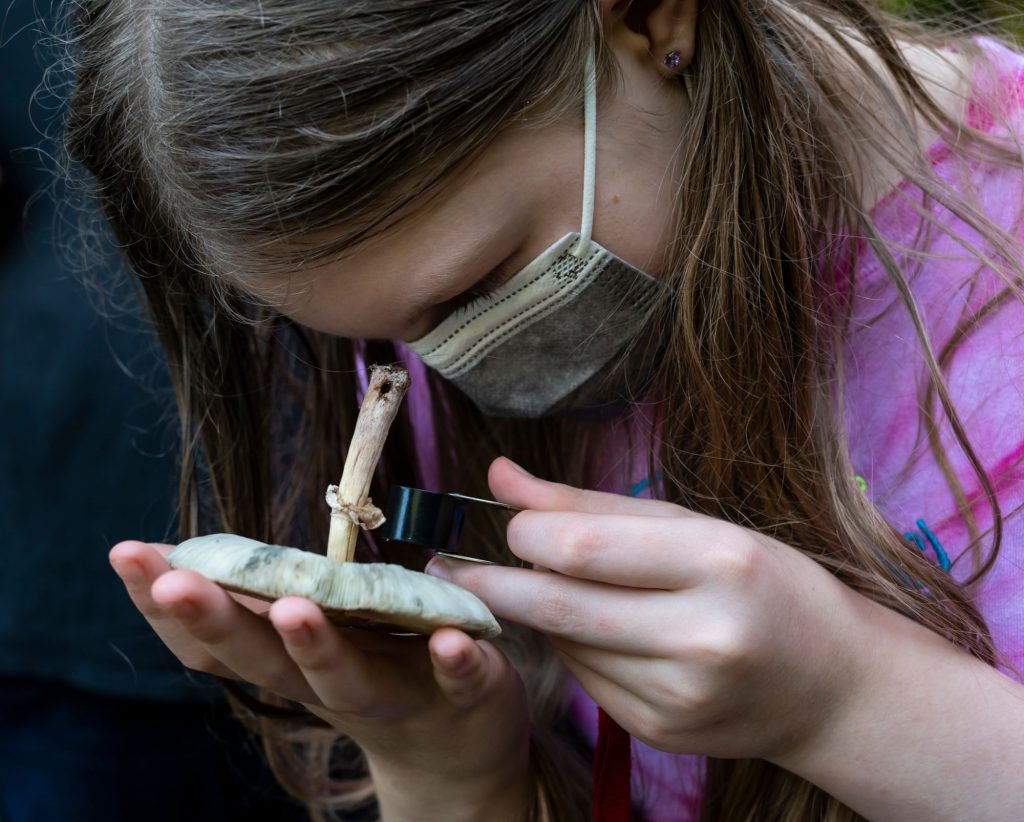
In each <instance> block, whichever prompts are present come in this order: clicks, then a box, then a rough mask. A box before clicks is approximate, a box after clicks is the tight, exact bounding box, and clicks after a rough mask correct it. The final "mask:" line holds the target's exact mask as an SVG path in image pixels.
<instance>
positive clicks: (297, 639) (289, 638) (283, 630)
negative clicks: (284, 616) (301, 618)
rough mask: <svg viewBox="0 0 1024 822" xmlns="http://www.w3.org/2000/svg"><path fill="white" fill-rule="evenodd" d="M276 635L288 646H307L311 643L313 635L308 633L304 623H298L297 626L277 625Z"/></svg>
mask: <svg viewBox="0 0 1024 822" xmlns="http://www.w3.org/2000/svg"><path fill="white" fill-rule="evenodd" d="M277 630H278V633H280V634H281V636H282V637H284V640H285V642H287V643H288V644H289V645H297V646H301V645H309V643H310V642H312V641H313V634H312V633H310V630H309V628H307V627H306V624H305V623H304V622H300V623H299V624H298V625H289V626H287V627H286V626H284V625H279V626H277Z"/></svg>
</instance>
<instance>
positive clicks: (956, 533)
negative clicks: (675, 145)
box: [572, 40, 1024, 822]
mask: <svg viewBox="0 0 1024 822" xmlns="http://www.w3.org/2000/svg"><path fill="white" fill-rule="evenodd" d="M978 42H979V44H980V45H981V46H982V47H983V50H984V52H985V57H986V59H985V60H983V61H982V63H981V64H980V65H979V66H978V67H977V69H976V72H975V77H974V86H973V88H974V89H975V92H976V93H975V96H974V97H975V101H974V103H973V104H972V105H971V107H970V110H969V112H968V122H969V124H970V125H972V126H974V127H975V128H978V129H980V130H983V131H986V132H988V133H990V134H992V135H1001V136H1002V137H1005V138H1007V139H1016V138H1019V139H1022V140H1024V56H1022V55H1019V54H1016V53H1014V52H1012V51H1009V50H1007V49H1006V48H1005V47H1003V46H1002V45H1000V44H998V43H996V42H995V41H992V40H979V41H978ZM928 157H929V159H930V161H931V163H932V165H933V167H934V169H935V171H936V173H937V174H938V175H939V176H940V177H941V178H942V179H943V180H944V181H946V182H948V183H949V184H950V185H952V186H954V187H955V188H956V190H958V191H960V192H964V193H969V192H973V193H974V194H975V195H976V196H977V197H978V199H979V202H980V204H981V206H982V207H983V209H984V211H985V213H986V214H987V215H988V216H989V217H990V218H991V219H993V220H994V221H995V222H996V223H997V224H999V225H1000V226H1001V227H1003V228H1005V229H1007V230H1010V231H1012V232H1013V233H1014V234H1015V236H1017V237H1020V238H1021V239H1022V240H1024V232H1022V230H1021V216H1022V215H1021V211H1022V209H1024V169H1021V168H1006V167H995V166H993V165H989V164H986V163H983V162H979V161H965V160H963V159H961V158H960V157H959V156H958V155H957V154H956V153H954V152H953V151H952V150H951V148H950V146H949V145H948V143H947V142H945V141H943V140H939V141H937V142H936V143H935V145H933V146H932V147H931V149H930V151H929V153H928ZM915 201H916V203H917V206H916V209H915V206H914V202H915ZM921 203H922V197H921V191H920V189H917V188H916V187H915V186H913V185H911V184H909V183H907V182H904V183H903V184H901V185H900V186H898V187H897V188H896V189H895V190H893V191H892V192H890V193H889V194H888V195H887V196H886V197H885V198H884V199H883V200H882V201H881V202H880V203H879V204H878V205H877V206H876V207H875V208H874V210H873V213H872V216H873V218H874V220H875V222H876V225H877V227H878V230H879V231H880V233H881V236H882V237H883V238H884V239H885V240H886V243H887V245H888V246H889V247H890V248H891V249H892V251H893V253H894V255H895V257H896V260H897V261H898V262H899V263H900V264H901V269H902V270H903V271H904V272H906V273H908V274H909V275H910V276H911V286H912V291H913V294H914V296H915V299H916V300H917V303H918V306H919V309H920V312H921V316H922V319H923V322H924V324H925V327H926V328H927V330H928V333H929V335H930V337H931V340H932V344H933V348H934V351H935V352H936V353H939V352H941V351H942V350H943V347H944V345H945V343H946V341H948V340H949V339H950V338H951V336H952V335H953V334H954V331H955V330H956V328H957V327H958V325H960V324H961V323H963V322H964V321H965V320H966V319H967V318H970V317H972V316H973V315H974V314H975V313H977V312H978V310H979V309H980V308H981V307H982V306H984V305H985V304H986V303H987V302H988V301H989V300H990V299H991V298H992V297H993V296H994V295H995V294H997V293H998V292H999V290H1000V289H1001V288H1002V287H1003V285H1004V282H1003V280H1002V279H1001V278H1000V277H999V275H998V274H996V273H994V272H993V271H992V270H991V269H988V268H984V267H983V268H982V269H981V270H979V264H978V261H977V254H976V252H974V251H972V250H971V249H972V248H975V249H976V248H978V247H984V244H983V243H982V242H981V240H980V239H979V237H978V235H977V232H975V231H973V230H972V229H971V228H970V227H969V226H968V225H967V224H966V223H965V222H963V221H962V220H961V219H959V218H957V217H956V216H954V215H953V214H952V213H950V212H949V211H947V210H946V209H944V208H942V207H941V206H938V205H936V204H934V203H932V204H929V205H928V206H927V208H929V209H930V211H931V212H932V213H933V214H934V215H935V216H936V217H937V218H938V220H939V221H940V223H941V225H943V226H945V227H948V232H949V233H948V234H947V232H946V231H934V230H933V231H932V232H931V233H930V235H929V236H926V237H925V238H924V240H923V242H922V240H921V238H919V236H918V230H919V226H920V217H919V209H920V208H921V207H922V205H921ZM950 235H953V236H950ZM953 237H959V238H960V239H959V240H958V239H954V238H953ZM922 245H923V246H924V247H923V248H922ZM907 248H910V249H915V248H916V249H918V250H919V251H925V252H926V253H927V255H929V256H928V257H925V258H921V257H919V256H917V255H915V256H910V255H908V254H907V253H906V252H901V251H900V249H907ZM917 260H921V262H920V264H918V263H917ZM855 282H856V287H855V292H856V297H855V300H854V303H853V307H852V312H853V322H852V325H851V332H850V335H849V337H848V340H847V344H846V352H845V357H846V368H847V372H848V373H847V383H846V393H847V408H846V424H847V431H848V434H849V441H850V449H851V456H852V459H853V464H854V466H855V468H856V471H857V474H858V480H857V481H858V482H859V483H861V486H862V487H863V488H864V490H865V493H866V494H867V495H868V497H869V498H870V499H871V501H872V502H873V503H874V504H875V505H876V506H877V507H878V509H879V510H880V511H881V513H882V514H883V515H884V516H885V517H886V519H887V520H888V521H889V522H890V523H891V524H893V525H894V526H895V527H897V528H899V529H900V530H901V531H903V532H905V533H907V534H908V535H909V536H910V538H911V539H912V540H914V542H915V543H916V544H917V545H918V547H919V549H921V550H923V551H924V552H925V553H926V554H927V555H928V556H929V557H930V558H931V559H933V560H934V561H935V562H937V563H939V564H941V565H943V566H946V565H947V563H948V564H950V565H951V567H950V573H952V574H953V575H954V576H955V577H956V578H957V579H961V580H963V579H964V578H966V577H967V576H969V575H970V573H971V572H972V570H973V569H974V564H973V557H972V556H970V555H969V554H967V553H965V552H964V551H963V548H964V547H965V546H966V545H967V544H968V542H969V536H968V530H967V526H966V523H965V521H964V518H963V517H962V516H961V515H960V513H959V512H958V509H957V503H956V499H955V498H954V496H953V493H952V492H951V491H950V489H949V486H948V484H947V481H946V478H945V476H944V474H943V472H942V470H941V469H940V467H939V465H938V463H937V461H936V458H935V456H934V453H933V451H932V449H931V447H930V445H929V441H928V436H927V432H926V431H924V430H922V428H921V426H920V425H919V422H918V420H919V401H920V396H921V387H922V386H923V385H925V384H926V377H927V371H926V368H925V366H924V361H923V358H922V356H921V352H920V348H919V345H918V342H917V335H916V333H915V331H914V327H913V324H912V322H911V319H910V316H909V314H908V312H907V311H906V310H905V309H903V308H902V304H901V302H900V300H899V297H898V295H897V294H896V291H895V289H894V287H893V285H892V284H891V283H890V282H889V280H888V279H887V277H886V275H885V273H884V271H883V269H882V268H881V266H880V265H879V263H878V261H877V259H876V258H875V256H874V255H873V254H872V253H871V252H870V251H869V250H868V249H867V248H865V249H864V253H863V256H862V257H861V259H860V261H859V263H858V269H857V271H856V272H855ZM946 378H947V380H948V383H949V386H950V388H951V391H952V400H953V402H954V403H955V405H956V408H957V410H958V412H959V414H960V416H961V419H962V420H963V423H964V425H965V426H966V429H967V432H968V435H969V436H970V438H971V441H972V443H973V445H974V447H975V449H976V451H977V456H978V457H979V459H980V460H981V462H982V464H983V465H984V467H985V469H986V471H987V473H988V476H989V479H990V480H991V482H992V484H993V486H994V487H995V488H996V492H997V495H998V500H999V503H1000V506H1001V509H1002V511H1003V514H1004V517H1005V531H1004V535H1003V544H1002V549H1001V552H1000V554H999V556H998V559H997V561H996V563H995V565H994V566H993V568H992V569H991V570H990V571H989V572H988V574H987V575H986V576H985V577H984V578H983V580H982V582H981V584H980V586H979V587H978V588H977V592H976V597H975V601H976V603H977V605H978V607H979V608H980V609H981V611H982V613H983V614H984V616H985V618H986V620H987V621H988V624H989V627H990V628H991V630H992V635H993V638H994V640H995V643H996V647H997V649H998V650H999V652H1000V653H1001V654H1002V656H1003V658H1004V669H1005V670H1007V672H1008V673H1010V675H1011V676H1014V677H1017V676H1019V674H1017V673H1015V672H1014V671H1013V669H1014V668H1016V669H1017V670H1018V671H1022V670H1024V593H1022V588H1024V516H1021V515H1020V509H1021V508H1022V506H1024V306H1022V305H1021V303H1020V302H1019V301H1018V300H1015V299H1009V300H1006V301H1004V302H1003V303H1002V304H1001V305H999V306H998V307H997V308H995V309H994V310H992V311H990V312H987V313H986V314H985V316H984V318H983V319H982V320H981V321H980V323H979V324H978V327H977V328H976V329H975V330H974V331H973V333H971V334H969V335H968V336H967V337H966V338H965V339H964V340H963V341H962V342H960V343H959V345H958V346H957V348H956V349H955V353H954V354H953V355H952V357H951V358H950V360H949V363H948V366H947V371H946ZM941 439H942V442H943V444H944V445H945V446H946V450H947V453H948V455H949V459H950V461H951V464H952V466H953V469H954V470H955V472H956V475H957V477H958V478H959V479H960V482H961V483H962V484H963V487H964V490H965V491H966V495H967V499H968V500H969V501H970V502H971V505H972V509H973V511H974V514H975V517H976V519H977V523H978V525H979V527H980V528H981V529H982V530H983V531H984V530H986V529H987V528H988V527H989V525H990V523H991V519H992V518H991V511H990V508H989V506H988V504H987V502H986V498H985V494H984V492H983V490H982V488H981V486H980V483H979V482H978V479H977V477H976V476H975V474H974V472H973V471H972V469H971V467H970V463H969V462H968V459H967V457H966V456H965V455H964V454H963V452H962V450H961V449H960V448H959V447H958V446H957V445H956V441H955V439H954V437H953V435H952V433H951V431H950V427H949V425H948V424H944V425H943V426H942V428H941ZM641 487H642V483H641V484H640V485H638V486H637V490H639V488H641ZM608 490H617V491H622V492H624V491H628V490H629V489H628V488H617V489H608ZM908 550H912V549H908ZM928 687H941V683H928ZM572 710H573V715H574V717H575V718H576V720H577V721H578V723H579V725H580V727H581V728H582V729H583V731H584V733H585V734H586V735H587V736H588V737H589V738H590V741H591V742H593V741H594V738H595V736H596V708H595V706H594V703H593V702H592V701H591V700H590V698H589V697H588V696H587V694H586V693H585V692H583V691H582V689H579V688H578V687H577V689H576V692H575V696H574V699H573V703H572ZM633 759H634V764H633V784H632V793H633V800H634V803H635V804H636V805H637V806H638V807H639V808H641V809H642V810H643V813H644V815H645V818H646V819H647V820H648V822H670V820H671V822H687V820H693V819H696V818H697V815H698V813H699V807H700V797H701V791H702V783H703V763H702V760H701V759H700V758H698V757H695V756H677V755H671V754H665V753H662V752H658V751H654V750H652V749H650V748H647V747H646V746H644V745H642V744H641V743H639V742H637V741H636V740H634V741H633Z"/></svg>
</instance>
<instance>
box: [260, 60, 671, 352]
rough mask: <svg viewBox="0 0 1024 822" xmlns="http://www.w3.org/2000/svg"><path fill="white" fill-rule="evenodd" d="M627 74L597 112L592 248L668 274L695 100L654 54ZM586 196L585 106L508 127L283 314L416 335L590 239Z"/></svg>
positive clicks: (309, 278) (302, 279) (292, 289)
mask: <svg viewBox="0 0 1024 822" xmlns="http://www.w3.org/2000/svg"><path fill="white" fill-rule="evenodd" d="M619 67H620V73H621V81H620V82H619V83H617V84H616V87H615V89H614V90H610V91H609V93H608V94H606V95H604V96H603V97H602V99H601V100H600V102H599V104H598V113H597V122H598V141H597V193H596V204H595V212H594V240H595V241H596V242H598V243H600V244H601V245H603V246H605V247H606V248H607V249H608V250H609V251H611V252H612V253H614V254H617V255H618V256H620V257H622V258H623V259H624V260H626V261H627V262H629V263H631V264H633V265H634V266H635V267H637V268H639V269H641V270H644V271H646V272H647V273H649V274H651V275H652V276H655V277H658V276H660V275H662V274H663V273H664V267H665V265H666V259H667V253H666V252H667V250H668V249H667V246H668V242H669V240H670V238H671V237H672V234H673V232H672V224H673V221H674V216H675V215H674V212H673V202H674V201H675V199H676V197H677V196H678V192H677V191H676V174H675V173H674V163H673V159H674V157H675V156H676V154H677V151H678V147H679V146H678V142H679V135H680V132H681V130H682V124H683V123H684V122H685V117H686V116H687V103H686V98H685V95H684V94H683V93H682V91H681V89H680V88H679V87H678V85H676V84H675V83H671V82H667V81H665V80H664V79H663V78H662V77H661V76H660V75H658V74H657V73H655V72H652V71H650V69H649V58H648V59H647V60H641V59H638V58H632V57H630V55H628V54H627V55H626V56H625V59H622V58H620V60H619ZM582 197H583V114H582V101H581V105H580V109H579V115H578V117H576V118H575V119H574V120H573V121H571V122H562V123H557V124H553V125H548V126H544V127H537V128H533V129H530V128H524V127H516V128H512V129H510V130H508V131H506V132H505V133H503V134H502V135H500V136H499V137H498V138H497V139H496V140H495V141H494V142H493V143H492V144H491V145H490V146H489V147H488V148H487V150H486V151H485V152H484V153H483V154H482V155H481V156H480V157H479V159H477V160H476V161H475V162H474V163H473V164H472V165H471V166H469V167H467V168H466V169H465V170H463V171H462V172H461V173H459V174H457V175H456V176H455V178H454V179H452V181H451V182H450V184H448V185H447V186H446V187H445V189H444V190H443V191H442V192H441V193H440V195H439V196H437V197H436V198H434V199H433V200H432V201H430V202H429V203H428V204H427V205H426V206H424V207H423V208H422V209H420V210H419V211H417V212H415V213H414V214H412V215H411V216H410V217H408V218H406V219H404V220H403V221H401V222H400V223H399V224H397V225H396V226H394V227H393V228H392V229H390V230H389V231H387V232H385V233H383V234H381V235H380V236H378V237H375V238H373V239H371V240H369V241H366V242H365V243H362V244H360V245H358V246H356V247H354V248H352V249H350V250H349V252H347V253H346V254H345V255H344V256H343V257H342V258H339V259H336V260H332V261H330V262H327V263H325V264H323V265H320V266H317V267H316V268H313V269H310V270H308V271H306V272H303V273H302V274H301V275H299V276H297V277H294V278H293V279H292V280H291V281H290V282H289V283H288V286H287V288H285V289H280V290H279V289H275V291H274V294H273V297H272V299H273V302H274V305H275V306H277V307H279V308H280V309H281V310H282V311H283V313H285V314H287V315H288V316H290V317H292V318H293V319H295V320H296V321H298V322H299V323H302V324H303V325H306V326H308V327H310V328H313V329H316V330H318V331H324V332H327V333H330V334H335V335H338V336H345V337H363V338H389V339H399V340H405V341H411V340H415V339H418V338H419V337H421V336H423V335H424V334H425V333H426V332H428V331H429V330H430V329H431V328H433V327H434V326H435V325H437V324H438V322H440V321H441V320H442V319H443V318H444V317H445V316H446V315H447V314H448V313H450V312H451V311H452V310H454V309H455V308H457V307H458V306H460V305H462V304H465V303H467V302H469V301H470V300H472V298H473V296H474V295H475V294H476V293H478V292H479V291H481V290H483V291H486V290H487V289H488V288H492V287H495V286H497V285H500V284H501V282H503V281H504V280H506V279H508V278H510V277H511V276H512V275H513V274H515V273H516V272H517V271H518V270H520V269H521V268H523V267H524V266H526V265H527V264H528V263H530V262H531V261H532V260H533V259H534V258H535V257H536V256H537V255H538V254H540V253H541V252H542V251H544V250H545V249H546V248H547V247H548V246H550V245H551V244H552V243H553V242H555V241H556V240H558V239H559V238H561V237H563V236H564V235H565V234H567V233H569V232H571V231H577V230H579V227H580V218H581V203H582ZM281 290H283V291H284V292H285V294H284V296H283V297H282V296H281ZM264 296H268V295H264Z"/></svg>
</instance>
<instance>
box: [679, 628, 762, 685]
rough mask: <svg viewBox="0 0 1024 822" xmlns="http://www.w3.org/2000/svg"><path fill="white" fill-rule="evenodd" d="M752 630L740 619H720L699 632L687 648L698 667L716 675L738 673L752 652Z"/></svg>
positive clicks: (748, 661) (748, 660)
mask: <svg viewBox="0 0 1024 822" xmlns="http://www.w3.org/2000/svg"><path fill="white" fill-rule="evenodd" d="M753 634H754V631H753V630H752V628H751V626H750V625H748V624H747V622H746V621H744V620H743V619H741V618H739V617H734V616H723V617H721V618H719V619H718V620H716V621H715V622H714V624H713V625H710V626H708V628H707V629H706V630H705V631H704V632H702V634H701V635H700V636H699V637H698V638H697V639H696V640H695V642H694V644H693V646H692V647H691V649H690V656H691V658H693V659H694V660H695V661H696V662H697V663H698V664H699V665H700V667H701V668H703V669H705V670H707V671H711V672H716V673H719V674H735V673H739V672H741V671H742V670H743V669H744V668H745V667H746V666H747V665H748V664H749V663H750V661H751V659H752V657H753V654H754V650H755V642H756V640H755V638H754V636H753Z"/></svg>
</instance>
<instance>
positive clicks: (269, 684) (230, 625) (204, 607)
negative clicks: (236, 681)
mask: <svg viewBox="0 0 1024 822" xmlns="http://www.w3.org/2000/svg"><path fill="white" fill-rule="evenodd" d="M151 596H152V598H153V601H154V603H156V605H157V606H158V607H160V608H162V609H163V610H164V612H165V613H167V614H168V615H169V616H171V617H173V618H174V619H175V620H177V622H178V623H179V624H180V626H181V628H182V629H183V630H184V631H187V633H188V634H189V635H190V636H191V637H192V638H193V639H194V641H195V642H198V643H199V644H200V645H201V646H202V648H203V649H205V651H206V653H208V654H209V655H210V656H212V657H213V658H214V659H215V660H217V662H219V663H220V664H221V665H223V666H225V667H226V668H227V669H228V670H229V671H232V672H233V675H234V676H236V677H239V678H241V679H244V680H246V681H247V682H252V683H253V684H255V685H259V686H261V687H264V688H267V689H268V690H270V691H273V692H274V693H277V694H280V695H281V696H283V697H285V698H287V699H291V700H294V701H296V702H313V701H316V695H315V693H314V692H313V689H312V688H311V687H310V686H309V683H307V682H306V680H305V679H304V678H303V675H302V672H301V671H300V670H299V669H298V666H297V665H296V664H295V662H294V661H292V659H291V657H289V656H288V654H287V653H286V652H285V649H284V648H283V647H282V646H281V642H280V640H279V639H278V637H277V635H276V633H275V631H274V629H273V628H272V627H271V626H270V624H269V623H268V622H267V620H265V619H264V618H262V617H260V616H257V615H256V614H254V613H253V612H252V611H250V610H249V609H247V608H245V607H243V606H242V605H240V604H239V603H238V602H236V601H235V600H234V599H233V598H231V597H230V596H228V594H227V592H225V591H224V590H223V589H222V588H220V587H219V586H218V585H216V584H214V583H213V582H210V581H209V580H208V579H206V578H205V577H203V576H200V575H199V574H197V573H195V572H194V571H170V572H168V573H166V574H164V575H162V576H161V577H160V578H159V579H157V581H156V582H154V583H153V588H152V591H151ZM179 658H181V656H180V654H179ZM182 661H185V660H182ZM186 664H188V663H187V662H186ZM203 670H206V669H203Z"/></svg>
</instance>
